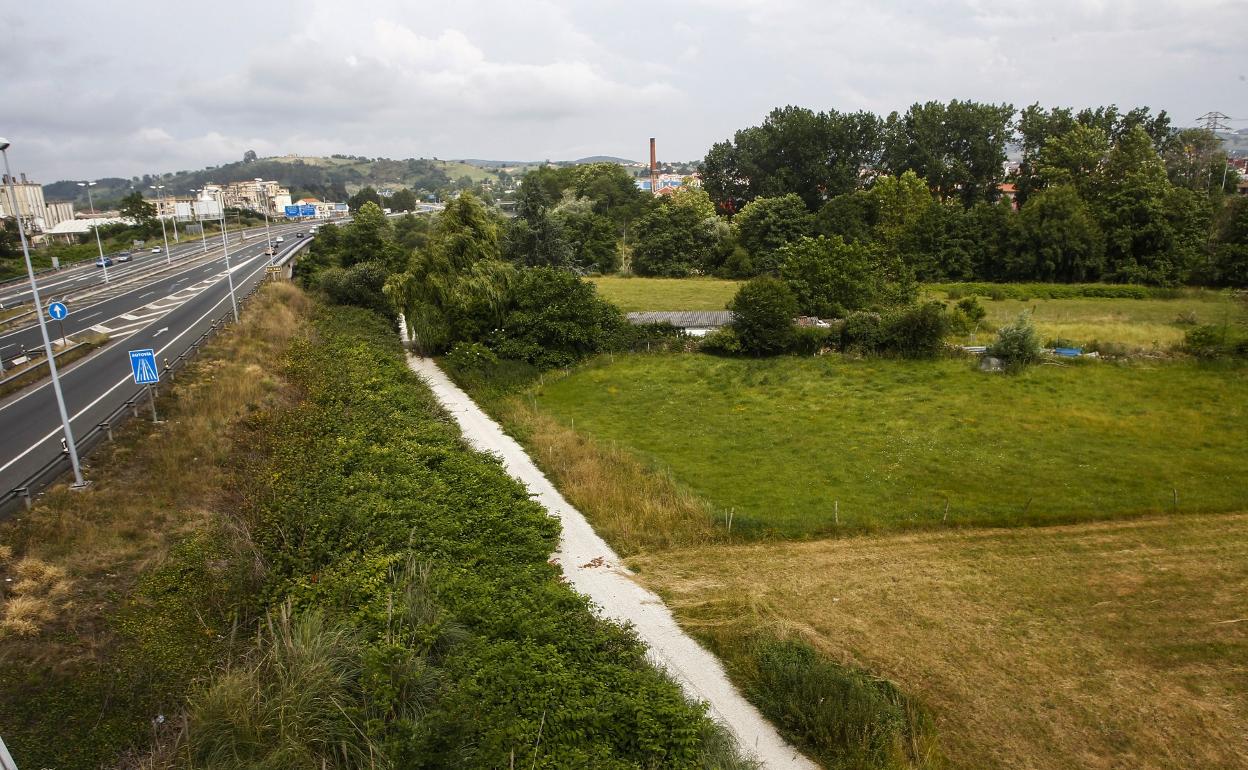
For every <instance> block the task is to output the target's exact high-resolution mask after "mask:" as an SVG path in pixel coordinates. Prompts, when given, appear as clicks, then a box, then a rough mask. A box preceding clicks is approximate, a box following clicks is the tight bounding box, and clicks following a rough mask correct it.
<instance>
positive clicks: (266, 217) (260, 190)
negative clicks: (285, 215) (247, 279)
mask: <svg viewBox="0 0 1248 770" xmlns="http://www.w3.org/2000/svg"><path fill="white" fill-rule="evenodd" d="M263 181H264V180H263V179H261V178H260V177H256V192H258V193H264V239H265V240H266V241H268V242H269V264H270V265H271V264H273V238H272V236H271V235H270V234H269V194H268V193H267V192H264V189H263V187H261V185H260V183H261V182H263Z"/></svg>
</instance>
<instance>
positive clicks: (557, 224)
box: [503, 209, 575, 267]
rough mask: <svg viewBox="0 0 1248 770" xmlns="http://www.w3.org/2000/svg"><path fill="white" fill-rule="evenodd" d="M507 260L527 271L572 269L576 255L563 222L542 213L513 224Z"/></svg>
mask: <svg viewBox="0 0 1248 770" xmlns="http://www.w3.org/2000/svg"><path fill="white" fill-rule="evenodd" d="M503 256H504V257H505V258H506V259H507V261H508V262H511V263H512V264H515V265H520V266H524V267H571V266H572V264H573V259H574V258H575V252H574V251H573V250H572V245H571V244H569V243H568V240H567V239H566V238H565V237H564V233H563V222H562V220H561V219H556V218H555V217H554V216H552V215H551V214H550V213H549V212H548V211H546V210H545V209H540V210H538V211H537V212H535V213H533V214H531V215H530V216H528V217H524V218H521V217H517V218H516V219H514V220H512V221H511V224H510V225H509V227H508V228H507V237H506V239H505V241H504V243H503Z"/></svg>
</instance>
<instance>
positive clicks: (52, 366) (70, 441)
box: [0, 139, 99, 489]
mask: <svg viewBox="0 0 1248 770" xmlns="http://www.w3.org/2000/svg"><path fill="white" fill-rule="evenodd" d="M0 155H3V156H4V173H5V174H6V175H7V176H8V179H9V184H8V191H9V204H10V205H11V206H12V207H13V211H14V212H16V211H17V193H16V192H14V190H13V172H12V171H10V170H9V140H8V139H0ZM87 192H90V188H89V187H88V188H87ZM91 208H92V209H94V208H95V206H92V207H91ZM17 232H18V235H19V236H20V237H21V239H22V256H24V257H25V258H26V275H27V276H29V277H30V294H31V298H32V299H33V300H34V305H35V318H37V319H39V333H40V334H42V335H43V350H44V352H45V353H46V354H47V356H48V371H49V372H50V373H51V375H52V390H53V392H55V393H56V406H57V409H59V410H60V412H61V427H62V428H63V429H64V430H65V448H66V449H67V450H69V463H70V465H72V466H73V468H74V487H75V488H77V489H81V488H82V487H85V486H86V485H87V484H86V482H85V481H83V480H82V466H81V465H80V464H79V462H78V445H77V444H76V443H74V431H73V430H72V429H71V428H70V427H69V412H68V411H67V410H66V409H65V396H64V394H62V393H61V378H60V375H59V373H58V372H57V371H56V356H54V355H53V354H52V340H50V339H48V325H47V323H45V322H44V320H43V313H44V309H43V302H42V301H40V299H39V286H38V285H37V284H36V283H35V268H34V266H33V265H31V263H30V246H29V245H27V243H26V231H25V230H23V229H22V228H21V226H20V220H19V226H18V228H17ZM96 237H97V238H98V237H99V232H98V231H97V232H96Z"/></svg>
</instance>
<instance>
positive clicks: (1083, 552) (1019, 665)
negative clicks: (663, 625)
mask: <svg viewBox="0 0 1248 770" xmlns="http://www.w3.org/2000/svg"><path fill="white" fill-rule="evenodd" d="M1003 301H1004V300H1003ZM1136 301H1139V302H1148V301H1151V300H1136ZM985 304H986V305H988V306H991V304H992V303H991V302H986V303H985ZM463 374H464V373H460V377H461V380H462V381H464V382H465V383H466V384H467V385H469V386H470V387H472V389H473V391H474V393H476V394H478V395H479V396H481V397H482V400H483V401H484V402H485V403H486V404H487V405H488V406H489V408H490V409H491V410H492V411H493V412H494V413H495V414H497V415H499V416H500V417H501V418H502V419H503V420H504V422H505V423H506V424H507V425H508V427H509V429H510V430H511V431H512V432H513V433H515V434H516V435H517V436H518V437H520V438H521V440H522V441H524V442H525V444H526V445H527V446H528V447H529V449H530V451H531V452H532V453H533V454H534V456H535V457H536V459H537V460H538V462H539V464H541V465H542V467H543V468H544V469H545V470H546V471H547V472H548V473H549V474H550V475H551V476H552V478H553V479H554V480H555V482H556V483H557V484H558V485H559V487H560V488H561V490H562V491H563V492H564V493H565V494H566V495H567V496H568V497H569V499H570V501H571V502H573V504H575V505H577V506H578V507H580V508H581V510H583V511H585V512H586V514H587V515H588V516H589V517H590V518H591V520H592V521H593V523H594V525H595V527H596V528H597V529H598V530H599V531H600V532H601V533H602V534H603V535H604V536H605V537H606V538H607V539H608V540H609V541H610V542H612V544H613V545H615V547H616V548H617V549H619V550H620V551H621V552H622V553H625V554H628V555H629V562H630V564H632V565H633V566H634V567H636V568H638V569H639V570H640V571H641V579H642V580H643V581H644V582H646V583H647V584H648V585H649V586H650V587H651V588H653V589H655V590H656V591H658V592H659V593H661V594H662V595H664V596H665V597H666V598H668V599H669V600H670V601H671V602H672V605H673V608H674V611H675V612H676V614H677V616H678V618H679V619H680V620H681V622H682V623H683V624H685V625H686V626H687V627H689V628H690V629H691V630H693V631H694V632H695V633H696V634H697V635H698V636H699V637H700V638H701V639H703V640H704V641H705V642H706V643H708V644H709V645H710V646H711V647H712V648H713V649H715V650H716V651H717V653H719V654H720V655H721V657H723V658H724V660H725V661H726V662H727V664H728V666H729V668H730V671H731V672H732V674H733V676H734V678H735V680H736V681H737V682H738V683H739V684H741V685H742V686H743V688H744V689H745V690H746V692H747V694H748V695H750V697H751V698H753V699H754V700H755V701H756V702H757V703H759V705H760V706H761V707H762V708H763V710H764V711H765V712H766V713H768V715H769V716H771V717H772V718H773V719H774V720H775V721H777V723H778V724H780V725H781V726H782V729H784V730H785V731H786V732H787V733H788V734H789V735H790V736H791V737H793V738H794V739H796V740H798V741H800V742H802V743H803V745H805V746H806V747H807V748H808V750H810V751H811V752H812V753H814V754H816V755H818V756H819V757H820V758H821V759H822V760H823V761H824V762H825V764H826V765H827V766H830V767H856V766H860V765H859V764H855V763H856V762H858V759H856V758H855V756H857V757H858V758H861V756H862V753H861V752H858V754H857V755H855V752H854V750H853V748H852V747H854V746H862V745H871V742H870V741H865V742H864V740H863V735H864V734H868V733H869V731H870V730H871V729H877V730H878V731H879V732H880V733H882V734H883V735H885V736H890V737H889V740H891V743H892V745H893V746H894V747H896V746H898V745H901V746H902V747H903V749H904V750H903V751H900V752H898V751H893V752H892V754H891V758H889V756H890V755H888V752H884V757H883V758H881V754H880V752H876V753H875V754H874V755H873V756H874V757H875V758H874V759H871V760H870V761H869V762H867V763H866V764H865V765H864V766H873V767H894V766H906V765H907V764H908V765H909V766H924V763H927V764H928V765H929V766H938V765H939V759H938V758H937V756H938V754H939V751H937V750H936V749H934V748H932V745H931V741H932V740H933V738H932V733H931V732H929V731H928V729H927V726H928V725H929V723H928V722H927V721H926V718H925V716H924V713H925V712H924V711H923V709H921V708H918V709H916V708H915V705H914V701H910V700H908V699H907V697H906V696H902V695H900V694H899V693H897V691H893V690H890V687H891V686H892V685H891V684H888V683H887V682H891V683H895V684H896V686H897V687H899V688H900V693H906V694H907V695H908V696H909V697H912V698H916V699H917V702H919V703H922V704H924V705H925V706H927V707H929V708H930V713H931V715H932V718H933V720H934V723H935V725H936V726H937V729H936V731H935V735H936V736H937V739H938V742H939V745H940V749H942V750H943V751H944V752H945V753H946V754H947V755H948V757H949V759H950V761H951V762H952V764H954V765H955V766H966V767H1014V766H1020V765H1021V766H1032V767H1042V768H1063V767H1069V766H1106V767H1109V766H1115V764H1114V763H1115V762H1116V761H1117V759H1116V758H1117V757H1127V758H1128V759H1127V760H1126V761H1127V762H1129V763H1131V764H1132V766H1142V767H1169V768H1180V767H1189V766H1209V767H1231V766H1234V761H1235V760H1234V758H1235V757H1237V756H1241V755H1242V752H1243V750H1244V748H1245V747H1244V746H1243V741H1242V735H1243V734H1244V728H1245V726H1246V725H1248V681H1245V678H1244V676H1243V671H1242V667H1240V666H1238V665H1237V664H1236V662H1235V661H1237V660H1240V659H1242V657H1243V653H1244V651H1245V648H1246V647H1248V622H1245V621H1244V620H1243V615H1244V612H1243V611H1242V609H1243V608H1242V604H1241V605H1240V606H1238V607H1237V606H1236V603H1237V602H1238V601H1239V600H1238V599H1237V598H1236V597H1239V596H1241V595H1242V594H1243V592H1244V590H1245V588H1248V576H1246V575H1245V572H1244V570H1243V569H1242V565H1243V564H1244V563H1245V562H1244V557H1245V555H1246V554H1248V545H1246V542H1245V538H1244V536H1243V535H1244V534H1245V526H1246V525H1245V523H1244V522H1245V520H1244V518H1243V517H1242V515H1236V514H1234V513H1231V514H1226V515H1193V514H1192V512H1193V511H1242V510H1244V509H1245V508H1248V486H1245V482H1244V481H1243V479H1242V474H1241V473H1240V472H1239V470H1238V469H1240V468H1242V467H1243V466H1244V465H1246V464H1248V438H1245V437H1246V436H1248V410H1246V409H1245V404H1248V392H1246V389H1248V377H1246V376H1245V370H1244V367H1243V365H1213V366H1200V365H1196V364H1193V363H1177V362H1173V363H1166V364H1162V365H1104V364H1100V365H1091V366H1068V367H1057V366H1045V367H1040V368H1035V369H1032V370H1030V371H1028V372H1026V373H1024V374H1022V375H1020V376H1015V377H993V376H986V375H981V374H978V373H976V372H973V371H971V370H970V367H969V365H968V363H966V362H964V361H950V360H946V361H936V362H906V361H892V360H866V361H848V360H843V359H840V358H839V357H826V358H819V359H796V358H781V359H776V360H772V361H731V360H724V359H714V358H709V357H704V356H697V355H686V356H672V355H656V356H640V355H638V356H626V357H617V358H616V359H615V360H614V362H613V363H610V364H608V363H607V362H605V361H598V362H594V363H592V364H591V365H589V366H588V367H584V368H582V369H580V370H576V371H574V372H573V373H572V374H571V375H570V376H566V377H565V376H561V375H558V374H555V375H551V374H548V375H546V377H545V378H544V379H543V380H542V381H540V382H539V383H537V384H536V385H535V387H533V388H532V389H530V390H528V391H527V392H525V394H524V395H523V396H522V397H516V396H511V397H509V396H507V395H506V394H507V393H508V392H513V393H514V392H515V383H505V382H504V383H500V382H491V381H490V380H488V379H481V378H480V377H475V378H474V377H473V376H467V377H465V376H463ZM474 379H475V380H476V381H475V382H474ZM517 379H521V378H517ZM573 428H575V429H576V430H573ZM946 501H947V502H948V508H947V509H946ZM1176 504H1177V509H1178V511H1179V513H1177V514H1174V513H1170V512H1171V511H1173V510H1174V509H1175V508H1176ZM729 513H731V515H732V517H733V525H732V532H731V533H729V532H728V528H727V517H728V514H729ZM1150 513H1152V514H1156V515H1154V516H1151V517H1148V518H1144V519H1136V520H1135V521H1132V522H1127V523H1083V524H1078V525H1074V526H1063V527H1058V528H1044V529H1036V528H1032V527H1027V528H1017V527H1015V528H1011V529H1008V530H985V529H977V528H975V527H976V526H979V525H985V524H987V525H1001V524H1009V525H1018V524H1041V523H1055V522H1086V521H1087V520H1088V519H1102V518H1117V517H1132V518H1134V517H1138V516H1140V515H1142V514H1150ZM916 527H921V528H928V529H936V530H949V529H952V530H953V531H937V532H927V533H909V534H899V533H898V532H897V530H898V529H901V530H907V529H913V528H916ZM851 532H852V533H857V534H858V536H856V537H853V538H849V539H846V538H833V539H826V540H814V541H808V542H791V541H790V542H783V541H782V542H776V540H775V538H776V537H781V538H792V539H796V540H798V541H805V540H807V539H808V538H812V537H819V536H820V535H830V534H838V533H851ZM868 532H879V533H880V534H870V535H867V534H863V533H868ZM742 539H749V540H754V541H757V542H756V544H755V545H740V544H739V543H741V541H742ZM734 543H738V544H734ZM1237 564H1238V565H1240V567H1236V565H1237ZM1212 583H1216V584H1217V585H1218V586H1219V588H1218V590H1216V591H1206V590H1205V589H1204V588H1202V586H1204V585H1206V584H1212ZM1223 586H1225V588H1223ZM843 603H844V604H843ZM1148 612H1154V613H1155V614H1154V615H1153V616H1152V617H1147V618H1145V617H1143V615H1144V614H1145V613H1148ZM786 639H787V640H792V642H793V643H794V644H796V645H797V647H796V648H794V650H789V651H788V653H789V654H787V657H786V654H785V648H784V646H783V644H784V643H783V642H781V641H777V640H786ZM803 645H809V647H803ZM811 649H813V650H817V651H818V653H819V655H818V656H817V657H807V658H806V659H803V657H802V656H803V654H806V653H803V652H802V650H811ZM778 651H779V652H778ZM777 659H780V660H781V661H784V660H787V661H788V662H787V664H782V665H777V663H776V661H777ZM842 664H843V665H842ZM1171 664H1173V668H1169V666H1170V665H1171ZM862 670H866V671H871V672H874V673H876V674H879V675H881V676H884V677H887V678H888V680H887V682H886V683H885V684H882V685H881V684H880V683H879V681H878V680H874V679H870V677H867V680H868V681H869V682H871V683H874V684H876V685H878V686H877V687H876V689H875V690H871V689H870V688H866V687H863V686H862V682H863V677H864V675H863V674H861V673H857V672H860V671H862ZM786 671H787V672H788V675H787V676H785V675H784V673H785V672H786ZM1158 683H1159V684H1158ZM1154 685H1156V686H1154ZM890 693H892V695H891V696H890ZM890 698H891V701H890ZM882 702H883V703H885V705H887V703H888V702H891V703H892V704H894V706H895V707H894V708H891V709H890V708H886V707H885V706H881V703H882ZM829 704H832V705H829ZM1149 714H1157V715H1159V718H1158V719H1157V720H1152V719H1151V718H1150V717H1149V716H1148V715H1149ZM1002 715H1005V716H1002ZM855 720H857V722H855ZM846 723H849V724H855V723H856V724H859V725H865V726H866V727H864V728H863V729H862V730H859V731H858V733H856V734H855V735H852V736H843V735H842V736H835V735H831V736H830V735H827V734H826V733H827V728H828V726H829V725H840V724H846ZM898 724H901V725H905V729H902V730H900V731H898V730H897V729H896V725H898ZM890 729H891V730H892V732H891V733H890ZM821 731H823V732H821ZM1236 736H1240V739H1239V742H1238V743H1237V742H1236V740H1235V738H1236ZM847 746H848V747H850V748H849V749H847V748H846V747H847Z"/></svg>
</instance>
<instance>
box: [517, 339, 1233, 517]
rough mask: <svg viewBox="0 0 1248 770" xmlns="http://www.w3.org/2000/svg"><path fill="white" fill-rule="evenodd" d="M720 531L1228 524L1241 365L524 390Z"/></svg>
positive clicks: (724, 373) (966, 366) (695, 367)
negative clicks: (707, 511)
mask: <svg viewBox="0 0 1248 770" xmlns="http://www.w3.org/2000/svg"><path fill="white" fill-rule="evenodd" d="M535 403H536V405H537V406H538V407H539V408H540V409H542V410H544V411H547V412H548V413H550V414H552V415H553V416H554V417H555V418H556V419H558V420H559V421H560V422H562V423H564V424H565V425H568V424H572V423H573V421H574V425H575V428H576V430H577V431H580V432H587V433H589V434H591V435H593V436H595V437H596V438H598V439H600V440H604V441H608V442H617V443H618V444H619V445H620V446H622V447H624V448H627V449H630V450H632V451H633V452H635V453H637V454H638V455H640V456H641V457H642V458H644V459H646V460H648V461H650V462H652V463H654V464H655V465H656V466H658V467H660V468H662V469H664V470H668V471H670V472H671V473H672V474H673V476H674V477H675V479H676V480H677V481H678V482H680V483H683V484H685V485H688V487H690V488H691V489H692V490H693V491H694V492H696V493H697V494H698V495H700V496H701V497H703V498H705V499H706V500H708V501H709V502H710V503H711V504H712V505H713V506H714V507H715V508H717V509H719V510H722V511H728V510H733V512H734V513H733V515H734V517H735V519H734V521H735V523H734V527H733V530H734V532H738V531H741V532H743V533H744V532H749V533H753V534H757V535H763V534H768V533H774V534H779V535H783V536H789V537H805V536H817V535H825V534H831V533H835V532H838V531H861V530H872V529H889V528H905V527H916V526H917V527H924V526H926V527H938V526H947V525H969V524H975V525H1015V524H1037V523H1054V522H1068V521H1080V520H1087V519H1099V518H1108V517H1116V516H1128V515H1133V514H1141V513H1148V512H1160V511H1168V510H1172V509H1174V508H1175V505H1176V495H1177V509H1178V510H1179V511H1182V512H1195V511H1228V510H1242V509H1244V508H1248V477H1245V476H1244V474H1243V469H1244V468H1245V467H1248V368H1245V367H1244V366H1243V365H1224V366H1200V365H1196V364H1192V363H1167V364H1161V365H1143V364H1136V365H1117V364H1109V363H1092V364H1088V365H1072V366H1056V365H1048V366H1038V367H1034V368H1032V369H1030V370H1028V371H1026V372H1024V373H1022V374H1020V375H1017V376H997V375H984V374H980V373H978V372H976V371H974V369H973V366H972V365H971V363H970V362H969V361H966V360H952V359H951V360H940V361H934V362H933V361H901V360H866V361H853V360H846V359H843V358H841V357H839V356H828V357H823V358H805V359H803V358H793V357H781V358H777V359H770V360H730V359H721V358H713V357H710V356H703V355H687V354H686V355H679V354H677V355H631V356H623V357H619V356H617V357H615V359H614V362H613V363H607V362H606V361H598V362H596V363H595V364H593V365H590V366H587V367H584V368H582V369H579V370H576V371H574V372H573V373H572V374H570V375H569V376H567V377H564V378H562V379H559V380H556V381H550V380H548V381H547V382H546V384H545V385H544V386H542V387H541V388H539V389H538V394H537V396H536V402H535Z"/></svg>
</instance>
